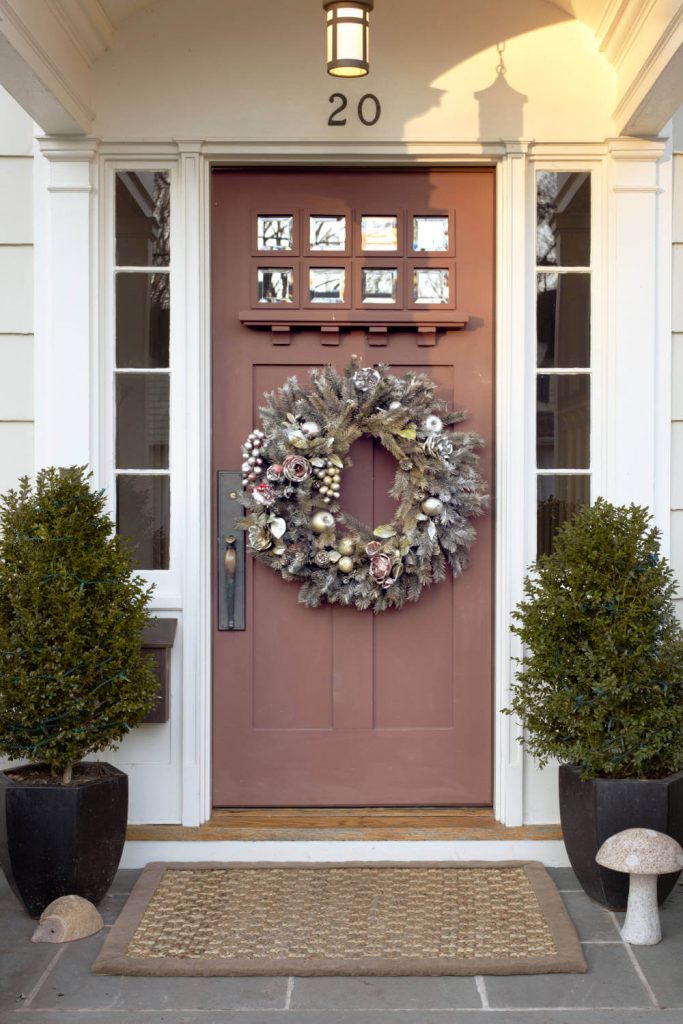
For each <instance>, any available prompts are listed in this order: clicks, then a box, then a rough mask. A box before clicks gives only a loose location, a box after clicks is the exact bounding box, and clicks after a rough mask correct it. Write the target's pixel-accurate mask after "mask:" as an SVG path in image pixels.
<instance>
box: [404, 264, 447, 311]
mask: <svg viewBox="0 0 683 1024" xmlns="http://www.w3.org/2000/svg"><path fill="white" fill-rule="evenodd" d="M448 297H449V285H448V270H447V268H446V267H443V268H439V269H432V268H431V267H426V268H417V269H416V270H415V271H414V272H413V302H415V303H424V304H425V305H429V304H432V305H437V306H440V305H445V304H446V303H447V302H448Z"/></svg>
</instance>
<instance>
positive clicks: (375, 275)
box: [361, 267, 398, 303]
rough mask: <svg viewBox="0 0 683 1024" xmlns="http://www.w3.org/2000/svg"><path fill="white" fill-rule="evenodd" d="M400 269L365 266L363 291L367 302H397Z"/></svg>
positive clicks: (364, 300) (364, 299)
mask: <svg viewBox="0 0 683 1024" xmlns="http://www.w3.org/2000/svg"><path fill="white" fill-rule="evenodd" d="M397 285H398V270H397V269H396V267H376V268H375V267H364V268H363V270H362V284H361V288H362V292H363V302H365V303H373V302H377V303H387V302H396V288H397Z"/></svg>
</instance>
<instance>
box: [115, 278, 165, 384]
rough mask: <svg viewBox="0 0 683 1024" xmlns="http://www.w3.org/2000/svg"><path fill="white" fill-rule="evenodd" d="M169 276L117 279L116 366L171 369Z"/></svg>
mask: <svg viewBox="0 0 683 1024" xmlns="http://www.w3.org/2000/svg"><path fill="white" fill-rule="evenodd" d="M169 323H170V282H169V276H168V274H117V275H116V365H117V366H118V367H120V368H123V369H128V368H130V369H136V370H137V369H141V370H142V369H146V368H147V367H166V366H168V341H169Z"/></svg>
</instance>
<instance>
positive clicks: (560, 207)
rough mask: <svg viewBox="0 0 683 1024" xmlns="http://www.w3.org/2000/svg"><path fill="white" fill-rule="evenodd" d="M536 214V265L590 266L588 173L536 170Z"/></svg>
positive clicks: (589, 187) (589, 180) (589, 181)
mask: <svg viewBox="0 0 683 1024" xmlns="http://www.w3.org/2000/svg"><path fill="white" fill-rule="evenodd" d="M536 211H537V213H536V263H537V264H538V266H539V267H547V266H555V267H587V266H589V265H590V254H591V234H590V213H591V178H590V173H589V172H588V171H581V172H579V173H568V172H558V171H539V172H538V174H537V177H536Z"/></svg>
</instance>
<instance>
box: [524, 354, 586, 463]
mask: <svg viewBox="0 0 683 1024" xmlns="http://www.w3.org/2000/svg"><path fill="white" fill-rule="evenodd" d="M536 387H537V396H536V450H537V466H538V468H539V469H588V468H589V465H590V463H589V458H590V377H589V376H588V374H585V373H582V374H563V375H561V374H546V373H543V374H539V376H538V380H537V384H536Z"/></svg>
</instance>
